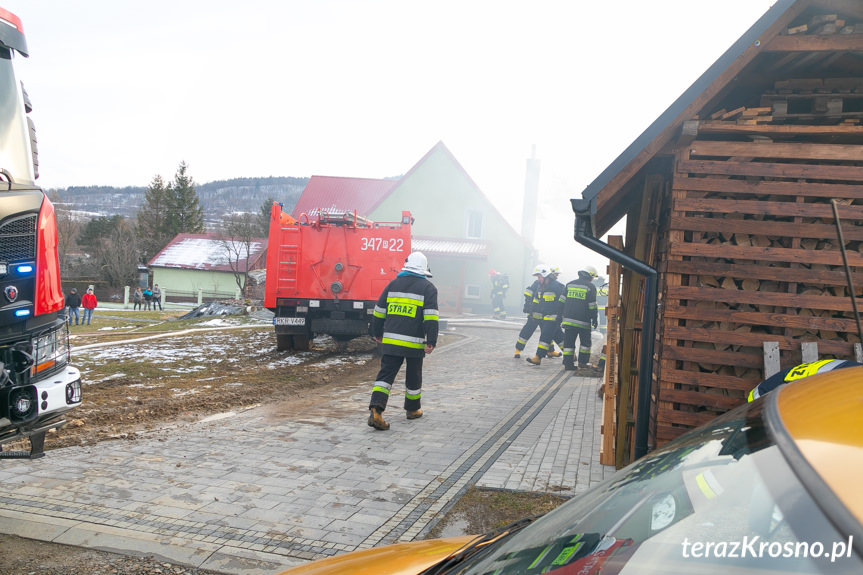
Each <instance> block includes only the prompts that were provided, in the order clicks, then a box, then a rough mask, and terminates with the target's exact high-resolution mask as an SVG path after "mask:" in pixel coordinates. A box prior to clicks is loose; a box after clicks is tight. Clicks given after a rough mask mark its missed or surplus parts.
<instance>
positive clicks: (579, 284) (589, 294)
mask: <svg viewBox="0 0 863 575" xmlns="http://www.w3.org/2000/svg"><path fill="white" fill-rule="evenodd" d="M592 279H593V278H591V276H590V274H589V273H587V272H585V271H580V272H578V278H576V279H574V280H572V281H571V282H569V283H568V284H566V292H565V294H564V300H563V321H562V322H561V325H562V326H563V327H567V326H569V327H579V328H583V329H590V328H591V327H592V325H596V324H597V313H596V286H595V285H593V282H592V281H591V280H592Z"/></svg>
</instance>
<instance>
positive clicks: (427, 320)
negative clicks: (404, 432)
mask: <svg viewBox="0 0 863 575" xmlns="http://www.w3.org/2000/svg"><path fill="white" fill-rule="evenodd" d="M429 277H432V275H431V272H430V271H429V268H428V260H427V259H426V257H425V255H423V254H422V253H421V252H413V253H411V254H410V255H409V256H408V257H407V258H406V259H405V265H404V267H403V268H402V271H401V272H400V273H399V274H398V275H397V276H396V278H395V279H394V280H393V281H391V282H390V283H389V284H388V285H387V287H386V288H384V291H383V292H382V293H381V295H380V297H379V298H378V301H377V303H376V304H375V309H374V317H373V318H372V333H373V335H374V338H375V341H377V342H378V343H380V344H381V346H382V347H381V369H380V371H379V372H378V375H377V377H376V378H375V383H374V388H373V389H372V397H371V400H370V401H369V420H368V424H369V426H371V427H374V428H375V429H380V430H386V429H389V428H390V424H389V423H387V422H386V421H385V420H384V418H383V415H382V414H383V412H384V410H385V409H386V408H387V401H388V400H389V397H390V391H391V390H392V385H393V382H394V381H395V379H396V375H397V374H398V372H399V369H401V366H402V363H403V362H406V363H407V367H406V368H405V369H406V372H405V403H404V408H405V411H406V412H407V418H408V419H417V418H418V417H422V414H423V410H422V408H421V393H422V368H423V357H425V356H426V355H427V354H429V353H431V352H432V350H433V349H434V348H435V346H436V345H437V337H438V309H437V288H436V287H435V286H434V284H432V283H431V282H430V281H429V280H427V279H426V278H429Z"/></svg>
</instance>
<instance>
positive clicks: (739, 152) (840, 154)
mask: <svg viewBox="0 0 863 575" xmlns="http://www.w3.org/2000/svg"><path fill="white" fill-rule="evenodd" d="M689 153H690V156H720V157H721V156H724V157H729V158H731V157H735V156H744V157H748V158H784V159H792V160H846V161H852V162H860V161H863V146H853V145H843V144H804V143H794V144H789V143H779V142H716V141H707V140H696V141H694V142H692V144H690V145H689Z"/></svg>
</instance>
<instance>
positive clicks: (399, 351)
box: [372, 272, 438, 357]
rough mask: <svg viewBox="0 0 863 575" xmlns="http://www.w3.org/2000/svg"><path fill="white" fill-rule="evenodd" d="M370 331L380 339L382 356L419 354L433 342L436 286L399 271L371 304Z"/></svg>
mask: <svg viewBox="0 0 863 575" xmlns="http://www.w3.org/2000/svg"><path fill="white" fill-rule="evenodd" d="M372 333H373V334H374V336H375V337H379V338H382V340H383V349H382V353H383V354H384V355H398V356H401V357H423V356H424V355H425V346H426V344H429V345H432V346H434V345H437V335H438V309H437V288H436V287H435V286H434V284H432V283H431V282H430V281H429V280H427V279H426V278H425V277H423V276H420V275H417V274H414V273H411V272H402V273H400V274H399V275H398V276H397V277H396V279H394V280H393V281H391V282H390V283H389V284H388V285H387V287H386V288H384V291H383V293H381V296H380V297H379V298H378V301H377V303H376V304H375V310H374V319H373V320H372Z"/></svg>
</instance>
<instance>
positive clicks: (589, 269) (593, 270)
mask: <svg viewBox="0 0 863 575" xmlns="http://www.w3.org/2000/svg"><path fill="white" fill-rule="evenodd" d="M584 271H586V272H587V273H589V274H590V277H592V278H595V277H598V276H599V274H598V273H596V268H595V267H593V266H585V267H584Z"/></svg>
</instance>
